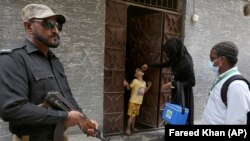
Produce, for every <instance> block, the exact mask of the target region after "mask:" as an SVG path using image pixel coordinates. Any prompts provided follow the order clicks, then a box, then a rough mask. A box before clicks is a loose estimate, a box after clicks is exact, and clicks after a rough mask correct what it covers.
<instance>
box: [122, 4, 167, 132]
mask: <svg viewBox="0 0 250 141" xmlns="http://www.w3.org/2000/svg"><path fill="white" fill-rule="evenodd" d="M127 13H128V14H127V36H126V37H127V38H126V67H125V78H126V80H127V81H128V82H131V81H132V80H133V79H134V71H135V69H136V68H140V67H141V66H142V65H143V64H152V63H159V62H161V60H162V59H161V44H162V30H163V14H162V12H158V11H153V10H149V9H145V8H139V7H134V6H129V7H128V12H127ZM143 78H144V80H145V81H151V82H152V84H153V85H152V87H151V88H150V89H149V91H148V92H147V93H146V94H145V96H144V99H143V103H142V105H141V108H140V109H141V110H140V114H139V116H138V117H137V119H136V124H135V125H136V128H138V129H139V131H144V130H148V129H152V128H157V127H158V124H157V123H158V116H159V114H158V113H159V108H158V107H159V93H160V91H159V83H160V78H161V73H160V69H149V70H147V71H146V72H145V74H144V76H143ZM129 98H130V91H126V90H125V95H124V104H125V105H124V113H125V114H124V115H125V117H124V124H125V125H127V124H126V122H127V118H128V116H127V110H128V102H129ZM125 128H126V127H125Z"/></svg>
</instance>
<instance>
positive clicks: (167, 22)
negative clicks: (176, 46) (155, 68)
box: [158, 12, 182, 127]
mask: <svg viewBox="0 0 250 141" xmlns="http://www.w3.org/2000/svg"><path fill="white" fill-rule="evenodd" d="M163 15H164V27H163V28H164V29H163V33H164V35H163V44H162V45H164V44H165V43H166V41H167V40H168V39H170V38H172V37H180V36H181V23H182V17H181V14H180V13H173V12H171V13H164V14H163ZM164 55H165V54H164V53H162V62H165V57H164ZM171 75H172V74H171V68H164V69H162V71H161V85H163V84H164V83H166V82H169V81H170V80H171V78H170V77H171ZM170 98H171V89H160V99H159V109H160V110H159V117H158V127H162V126H164V121H163V120H162V118H161V115H162V112H163V109H164V106H165V103H166V102H167V101H170Z"/></svg>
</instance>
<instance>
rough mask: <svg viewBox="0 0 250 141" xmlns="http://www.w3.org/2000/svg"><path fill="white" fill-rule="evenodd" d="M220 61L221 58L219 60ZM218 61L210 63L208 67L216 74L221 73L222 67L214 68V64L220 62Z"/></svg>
mask: <svg viewBox="0 0 250 141" xmlns="http://www.w3.org/2000/svg"><path fill="white" fill-rule="evenodd" d="M218 59H219V58H218ZM218 59H216V60H215V61H209V63H208V66H209V69H210V70H211V71H213V72H215V73H219V67H220V66H214V63H215V62H216V61H217V60H218Z"/></svg>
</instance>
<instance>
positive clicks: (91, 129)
mask: <svg viewBox="0 0 250 141" xmlns="http://www.w3.org/2000/svg"><path fill="white" fill-rule="evenodd" d="M95 129H98V123H97V122H96V121H95V120H90V119H83V120H82V130H83V132H84V133H86V134H87V136H92V137H95V136H96V132H95Z"/></svg>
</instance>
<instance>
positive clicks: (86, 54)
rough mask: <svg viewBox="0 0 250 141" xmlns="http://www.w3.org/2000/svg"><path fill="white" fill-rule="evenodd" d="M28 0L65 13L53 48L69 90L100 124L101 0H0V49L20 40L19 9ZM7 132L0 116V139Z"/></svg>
mask: <svg viewBox="0 0 250 141" xmlns="http://www.w3.org/2000/svg"><path fill="white" fill-rule="evenodd" d="M29 3H42V4H46V5H47V6H49V7H51V9H53V10H54V12H60V13H62V14H63V15H65V16H66V18H67V23H66V24H65V26H64V27H63V32H62V33H61V45H60V47H59V48H57V49H55V50H54V52H55V53H56V54H57V56H58V57H59V58H60V60H61V61H62V63H63V64H64V67H65V71H66V74H67V76H68V79H69V83H70V86H71V89H72V91H73V94H74V96H75V97H76V99H77V101H78V103H79V104H80V106H81V107H82V108H83V111H84V112H85V113H86V114H87V115H88V117H90V118H92V119H95V120H97V121H98V122H99V123H100V126H101V128H102V125H103V64H104V14H105V12H104V9H105V8H104V7H105V1H104V0H18V1H17V0H1V1H0V9H1V11H0V17H1V20H0V49H2V48H10V47H14V46H16V45H17V44H18V43H22V42H23V39H24V38H25V33H24V29H23V26H22V22H21V17H20V11H21V9H22V8H23V7H24V6H25V5H26V4H29ZM75 133H77V129H72V130H71V134H75ZM9 136H10V134H9V132H8V126H7V123H4V122H3V121H1V120H0V140H1V141H5V140H6V141H9V140H10V139H9ZM83 140H84V139H83ZM88 140H91V139H90V138H88Z"/></svg>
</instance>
